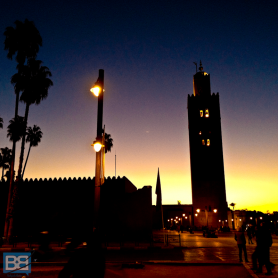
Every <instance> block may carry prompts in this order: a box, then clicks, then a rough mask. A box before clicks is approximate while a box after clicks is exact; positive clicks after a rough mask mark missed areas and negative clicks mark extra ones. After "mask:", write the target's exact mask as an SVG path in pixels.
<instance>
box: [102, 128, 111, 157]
mask: <svg viewBox="0 0 278 278" xmlns="http://www.w3.org/2000/svg"><path fill="white" fill-rule="evenodd" d="M103 132H104V129H103V130H102V134H103ZM104 139H105V143H104V145H105V153H107V152H111V149H112V147H113V139H112V138H111V134H107V133H106V132H105V138H104Z"/></svg>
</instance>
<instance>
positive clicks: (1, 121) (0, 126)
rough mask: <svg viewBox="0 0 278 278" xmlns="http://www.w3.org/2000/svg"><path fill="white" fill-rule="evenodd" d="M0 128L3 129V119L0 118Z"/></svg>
mask: <svg viewBox="0 0 278 278" xmlns="http://www.w3.org/2000/svg"><path fill="white" fill-rule="evenodd" d="M0 128H3V119H2V118H1V117H0Z"/></svg>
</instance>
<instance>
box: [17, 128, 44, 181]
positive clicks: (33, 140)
mask: <svg viewBox="0 0 278 278" xmlns="http://www.w3.org/2000/svg"><path fill="white" fill-rule="evenodd" d="M26 134H27V137H26V143H27V142H30V144H29V150H28V154H27V157H26V161H25V165H24V168H23V172H22V179H23V176H24V172H25V168H26V164H27V161H28V158H29V154H30V150H31V147H36V146H38V144H39V143H40V141H41V138H42V135H43V133H42V131H41V129H40V127H39V126H37V125H34V126H33V128H31V127H30V126H29V127H28V128H27V130H26Z"/></svg>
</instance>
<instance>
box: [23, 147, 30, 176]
mask: <svg viewBox="0 0 278 278" xmlns="http://www.w3.org/2000/svg"><path fill="white" fill-rule="evenodd" d="M30 150H31V143H30V145H29V150H28V154H27V157H26V160H25V164H24V168H23V171H22V179H23V177H24V172H25V168H26V164H27V161H28V158H29V154H30Z"/></svg>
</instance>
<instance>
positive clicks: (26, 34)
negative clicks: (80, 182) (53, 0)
mask: <svg viewBox="0 0 278 278" xmlns="http://www.w3.org/2000/svg"><path fill="white" fill-rule="evenodd" d="M4 36H5V41H4V49H5V50H7V51H8V54H7V57H8V59H11V60H12V58H13V56H15V59H16V61H17V63H18V65H17V69H18V72H20V70H21V68H22V66H23V65H24V63H25V60H26V59H30V58H34V59H35V58H36V57H37V53H38V52H39V47H40V46H42V38H41V35H40V33H39V31H38V29H37V28H36V27H35V24H34V23H33V22H32V21H29V20H27V19H25V21H24V22H21V21H18V20H16V21H15V28H14V27H12V26H9V27H7V28H6V30H5V32H4ZM12 84H14V85H15V86H14V89H15V94H16V101H15V116H14V118H16V117H17V116H18V102H19V93H20V88H17V86H16V85H17V84H16V83H13V80H12ZM15 149H16V142H15V141H13V147H12V161H11V166H10V171H9V172H10V181H9V195H8V202H7V213H6V220H5V228H4V236H5V237H8V228H9V219H10V212H9V211H10V203H11V198H12V190H13V181H14V160H15Z"/></svg>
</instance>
